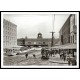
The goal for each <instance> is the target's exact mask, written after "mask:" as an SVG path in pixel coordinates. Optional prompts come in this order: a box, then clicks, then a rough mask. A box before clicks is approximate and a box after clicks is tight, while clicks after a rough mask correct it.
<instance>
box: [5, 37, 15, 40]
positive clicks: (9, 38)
mask: <svg viewBox="0 0 80 80" xmlns="http://www.w3.org/2000/svg"><path fill="white" fill-rule="evenodd" d="M4 39H5V40H7V39H8V40H15V39H16V37H9V36H6V37H4Z"/></svg>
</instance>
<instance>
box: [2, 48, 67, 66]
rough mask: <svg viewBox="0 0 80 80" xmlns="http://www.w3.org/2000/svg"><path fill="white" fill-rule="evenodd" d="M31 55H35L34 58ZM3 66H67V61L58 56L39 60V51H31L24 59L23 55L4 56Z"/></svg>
mask: <svg viewBox="0 0 80 80" xmlns="http://www.w3.org/2000/svg"><path fill="white" fill-rule="evenodd" d="M33 54H35V55H36V58H34V57H33ZM3 61H4V62H3V64H4V65H7V66H10V65H12V66H14V65H15V66H27V65H37V66H40V65H47V66H67V65H68V64H67V61H65V62H64V61H63V60H60V58H59V55H56V56H55V57H50V59H49V60H41V51H40V49H38V50H36V49H35V50H33V51H32V52H30V53H29V55H28V58H27V59H26V57H25V55H24V54H23V55H15V56H4V60H3Z"/></svg>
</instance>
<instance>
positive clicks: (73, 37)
mask: <svg viewBox="0 0 80 80" xmlns="http://www.w3.org/2000/svg"><path fill="white" fill-rule="evenodd" d="M73 43H74V35H73Z"/></svg>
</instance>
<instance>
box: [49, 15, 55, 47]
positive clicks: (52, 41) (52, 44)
mask: <svg viewBox="0 0 80 80" xmlns="http://www.w3.org/2000/svg"><path fill="white" fill-rule="evenodd" d="M52 19H53V15H52ZM54 21H55V14H54V20H52V27H53V30H54ZM50 33H52V39H51V47H52V46H54V33H55V32H54V31H52V32H50Z"/></svg>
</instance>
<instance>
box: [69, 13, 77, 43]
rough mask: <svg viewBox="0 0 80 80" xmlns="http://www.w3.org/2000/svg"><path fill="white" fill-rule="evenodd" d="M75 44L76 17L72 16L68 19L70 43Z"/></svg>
mask: <svg viewBox="0 0 80 80" xmlns="http://www.w3.org/2000/svg"><path fill="white" fill-rule="evenodd" d="M76 42H77V15H75V14H72V15H71V17H70V43H76Z"/></svg>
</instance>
